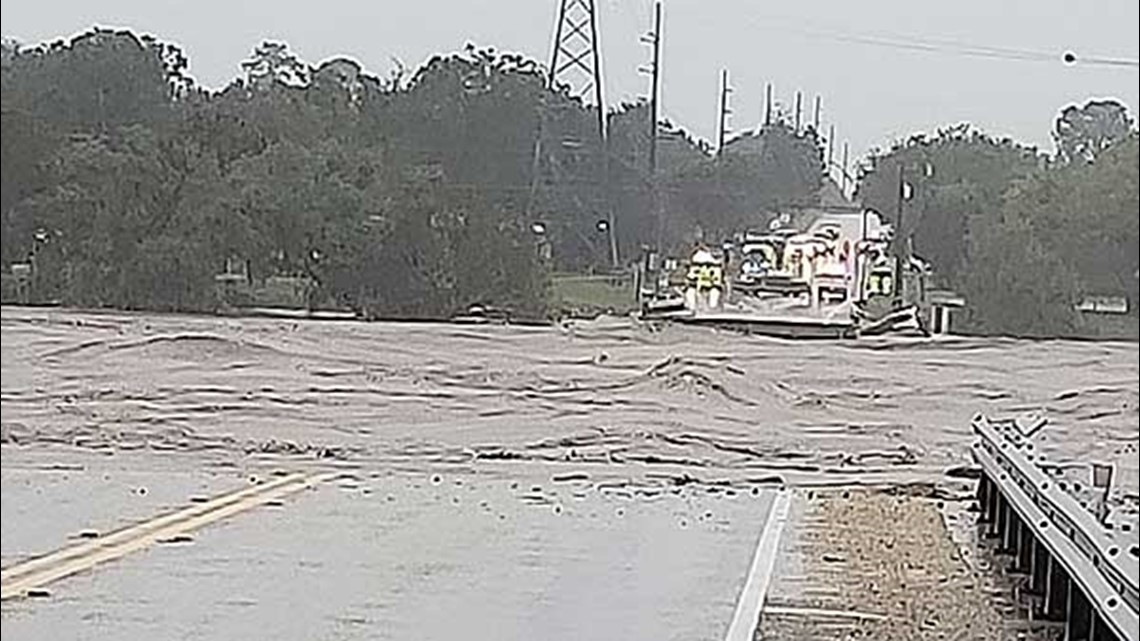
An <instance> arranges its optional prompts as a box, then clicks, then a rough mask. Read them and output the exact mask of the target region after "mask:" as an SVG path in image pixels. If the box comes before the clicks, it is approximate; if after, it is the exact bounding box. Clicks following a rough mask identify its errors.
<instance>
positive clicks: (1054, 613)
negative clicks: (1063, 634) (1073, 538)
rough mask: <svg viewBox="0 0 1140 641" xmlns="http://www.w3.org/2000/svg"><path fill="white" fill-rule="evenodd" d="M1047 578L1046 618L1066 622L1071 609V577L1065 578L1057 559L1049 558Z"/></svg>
mask: <svg viewBox="0 0 1140 641" xmlns="http://www.w3.org/2000/svg"><path fill="white" fill-rule="evenodd" d="M1046 567H1047V568H1048V571H1047V572H1046V575H1045V576H1046V578H1045V586H1046V587H1045V618H1046V619H1049V620H1051V621H1064V620H1065V615H1066V614H1068V608H1069V577H1067V576H1065V572H1064V570H1062V569H1061V566H1060V564H1058V563H1057V559H1055V558H1053V556H1052V555H1050V556H1049V562H1048V564H1047V566H1046Z"/></svg>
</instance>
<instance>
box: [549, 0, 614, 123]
mask: <svg viewBox="0 0 1140 641" xmlns="http://www.w3.org/2000/svg"><path fill="white" fill-rule="evenodd" d="M600 48H601V47H600V43H599V42H598V12H597V9H596V7H595V5H594V0H559V7H558V25H557V26H556V27H555V29H554V48H553V51H552V52H551V56H550V86H551V87H552V88H558V87H568V88H569V90H570V91H571V92H575V93H576V94H577V95H579V96H580V97H582V98H583V99H584V100H588V97H589V94H591V93H592V94H593V99H594V100H593V102H594V105H595V106H596V107H597V111H598V135H599V137H600V138H601V139H603V140H604V139H605V138H606V114H605V111H606V110H605V103H604V102H603V101H602V57H601V54H600V53H599V50H600Z"/></svg>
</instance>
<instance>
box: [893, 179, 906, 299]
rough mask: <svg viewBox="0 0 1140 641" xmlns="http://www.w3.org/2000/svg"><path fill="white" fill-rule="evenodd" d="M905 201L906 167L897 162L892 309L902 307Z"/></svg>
mask: <svg viewBox="0 0 1140 641" xmlns="http://www.w3.org/2000/svg"><path fill="white" fill-rule="evenodd" d="M905 200H906V166H905V165H904V164H903V163H902V161H900V162H899V185H898V201H897V207H896V209H895V233H894V237H893V238H891V254H892V255H894V257H895V278H894V283H893V284H892V287H891V292H892V297H893V299H894V304H893V307H895V308H898V307H901V306H902V275H903V264H902V261H903V233H902V224H903V201H905Z"/></svg>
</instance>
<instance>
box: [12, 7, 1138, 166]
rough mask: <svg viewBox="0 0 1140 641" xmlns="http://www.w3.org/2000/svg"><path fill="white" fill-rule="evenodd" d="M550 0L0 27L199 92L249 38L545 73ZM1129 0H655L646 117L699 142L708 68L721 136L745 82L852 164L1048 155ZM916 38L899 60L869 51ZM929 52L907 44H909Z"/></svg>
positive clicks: (1125, 39) (614, 62)
mask: <svg viewBox="0 0 1140 641" xmlns="http://www.w3.org/2000/svg"><path fill="white" fill-rule="evenodd" d="M558 2H559V0H321V1H320V2H310V1H306V2H301V1H298V0H275V1H273V2H263V1H261V0H228V1H226V2H222V1H219V0H196V1H193V2H191V1H181V2H180V1H173V0H12V1H10V0H3V2H2V5H3V33H4V35H5V36H8V37H14V38H16V39H17V40H19V41H21V42H24V43H36V42H40V41H43V40H50V39H54V38H57V37H60V36H67V35H71V34H74V33H76V32H78V31H82V30H84V29H86V28H89V27H91V26H92V25H101V26H120V27H129V28H131V29H134V30H137V31H140V32H147V33H152V34H154V35H157V36H159V37H160V38H162V39H164V40H168V41H172V42H175V43H178V44H180V45H181V46H182V47H183V48H184V49H185V50H186V52H187V53H188V54H189V57H190V61H191V73H192V75H193V76H194V77H195V78H197V80H198V81H199V83H201V84H204V85H207V86H211V87H219V86H221V85H224V84H225V83H226V82H228V81H229V80H230V79H232V78H233V77H234V76H236V75H237V74H238V72H239V66H238V65H239V62H240V61H241V60H242V59H243V58H245V57H246V56H247V55H248V53H249V52H250V50H251V49H252V47H253V46H254V45H255V44H256V43H257V42H259V41H260V40H263V39H267V38H270V39H278V40H284V41H285V42H287V43H288V44H289V45H290V47H291V48H292V49H293V50H294V51H296V52H297V53H299V54H300V55H301V57H302V58H304V59H305V60H307V61H309V62H311V63H316V62H319V61H321V60H323V59H325V58H328V57H331V56H333V55H338V54H344V55H348V56H350V57H353V58H356V59H357V60H359V61H360V62H361V63H362V64H363V65H364V66H365V67H366V68H367V69H369V70H370V71H372V72H374V73H379V74H383V73H386V72H387V71H388V70H389V69H390V68H391V66H392V62H391V60H392V59H393V58H399V59H400V60H402V61H404V62H405V63H406V64H408V65H410V66H417V65H419V64H420V63H422V62H424V61H425V60H426V59H427V58H428V57H430V56H431V55H432V54H433V53H437V52H449V51H455V50H459V49H461V48H462V46H463V45H464V43H466V42H468V41H471V42H474V43H476V44H479V45H493V46H495V47H496V48H497V49H500V50H507V51H517V52H521V53H523V54H526V55H527V56H531V57H535V58H538V59H540V60H542V61H547V60H548V59H549V56H550V41H551V40H552V29H553V26H554V21H555V12H556V9H557V4H558ZM597 2H598V9H599V11H600V15H599V20H600V22H601V30H602V34H601V36H602V49H603V52H602V54H603V72H604V74H605V79H606V80H605V89H606V102H607V103H609V104H611V105H612V104H615V103H616V102H618V101H620V100H622V99H634V98H636V97H637V95H638V94H641V93H644V92H645V91H646V88H647V85H648V81H647V79H646V77H645V76H643V75H639V74H638V73H637V66H638V65H640V64H644V62H645V61H646V60H647V57H648V49H647V47H645V46H644V45H641V44H639V43H638V37H639V36H640V35H641V34H642V33H644V32H645V31H646V30H647V29H648V26H649V17H650V3H649V1H648V0H597ZM1138 24H1140V3H1138V2H1137V1H1136V0H944V1H942V2H933V1H930V0H859V1H857V2H856V1H852V0H797V1H795V2H782V3H775V2H765V1H762V0H666V2H665V30H664V31H665V40H664V43H665V45H664V54H663V58H664V60H663V70H664V113H665V115H666V116H668V117H669V118H671V119H672V120H674V121H676V122H678V123H679V124H681V125H683V126H684V127H686V128H688V129H690V130H692V131H693V132H695V133H696V134H697V135H699V136H701V137H704V138H711V137H712V136H713V133H714V131H715V123H716V112H717V86H718V82H719V72H720V69H721V68H727V69H729V71H730V73H731V79H732V82H731V84H732V85H733V86H734V88H735V91H734V93H733V94H732V106H733V110H734V114H733V115H732V118H731V121H730V125H731V127H732V128H733V129H735V130H741V129H745V128H749V127H754V126H755V125H756V123H757V121H758V119H759V118H760V113H761V103H762V97H763V85H764V83H765V82H772V83H774V85H775V88H776V95H777V98H778V99H779V100H781V101H783V102H785V103H788V104H790V103H791V102H792V101H793V99H794V98H793V96H794V93H795V91H796V90H797V89H801V90H802V91H803V92H804V93H805V96H806V99H805V104H810V102H811V100H812V99H813V97H814V95H815V94H817V93H818V94H821V95H822V96H823V129H824V130H825V131H826V129H827V127H828V125H830V124H834V125H835V126H836V128H837V138H838V139H839V140H840V141H843V140H848V141H850V143H851V148H852V152H853V155H856V154H857V155H862V154H863V153H865V152H866V151H868V150H869V149H871V148H872V147H876V146H879V147H885V146H888V145H889V143H890V141H891V140H893V139H896V138H898V137H901V136H905V135H907V134H910V133H913V132H918V131H932V130H934V129H936V128H938V127H940V126H943V125H949V124H954V123H958V122H963V121H968V122H971V123H974V124H975V125H977V126H979V127H981V128H983V129H985V130H987V131H990V132H992V133H995V134H998V135H1002V136H1005V135H1008V136H1010V137H1013V138H1015V139H1018V140H1021V141H1025V142H1028V143H1033V144H1037V145H1040V146H1043V147H1049V148H1051V146H1052V145H1051V142H1050V138H1049V131H1050V128H1051V126H1052V121H1053V118H1054V117H1055V116H1056V114H1057V112H1058V111H1059V110H1060V108H1062V107H1063V106H1065V105H1066V104H1069V103H1073V102H1080V101H1084V100H1086V99H1088V98H1090V97H1114V98H1117V99H1120V100H1121V101H1123V102H1124V103H1125V104H1127V105H1128V106H1129V109H1130V110H1133V111H1134V110H1135V108H1136V106H1137V104H1140V98H1138V91H1140V90H1138V85H1140V78H1138V75H1140V74H1138V72H1137V69H1136V68H1135V67H1108V66H1093V65H1080V64H1078V65H1073V66H1066V65H1064V64H1062V63H1061V61H1060V59H1061V54H1062V52H1064V51H1066V50H1072V51H1074V52H1076V53H1077V54H1078V55H1080V56H1089V57H1092V56H1096V57H1103V58H1124V59H1132V60H1135V59H1136V58H1138V57H1140V45H1138V42H1140V37H1138V26H1137V25H1138ZM903 40H908V41H911V40H913V41H917V42H918V43H920V46H919V47H917V48H915V49H907V48H899V47H895V46H882V45H875V44H870V42H871V41H875V42H890V43H897V42H901V41H903ZM928 46H929V48H933V49H937V50H936V51H926V50H921V49H923V48H924V47H928ZM967 46H970V47H973V46H977V47H991V48H1003V49H1011V50H1018V51H1033V52H1046V53H1051V54H1054V56H1055V59H1054V60H1050V61H1025V60H1008V59H1003V58H994V57H985V56H971V55H966V54H964V53H962V52H961V51H960V49H961V48H963V47H967Z"/></svg>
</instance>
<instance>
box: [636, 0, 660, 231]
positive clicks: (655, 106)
mask: <svg viewBox="0 0 1140 641" xmlns="http://www.w3.org/2000/svg"><path fill="white" fill-rule="evenodd" d="M661 38H662V31H661V2H660V1H658V2H656V3H654V5H653V29H652V30H651V31H650V32H649V33H648V34H646V35H645V36H643V37H642V39H641V41H642V42H643V43H645V44H648V45H650V46H652V47H653V61H652V62H651V63H650V68H649V72H650V74H651V76H650V82H649V189H650V201H651V204H650V207H651V208H652V210H653V244H654V247H656V248H657V250H658V251H660V250H661V245H662V233H663V230H662V227H663V223H664V221H663V220H662V217H663V214H662V207H661V205H662V203H661V197H660V194H659V193H658V185H657V142H658V140H657V134H658V123H659V122H660V120H661V103H660V100H661Z"/></svg>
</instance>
